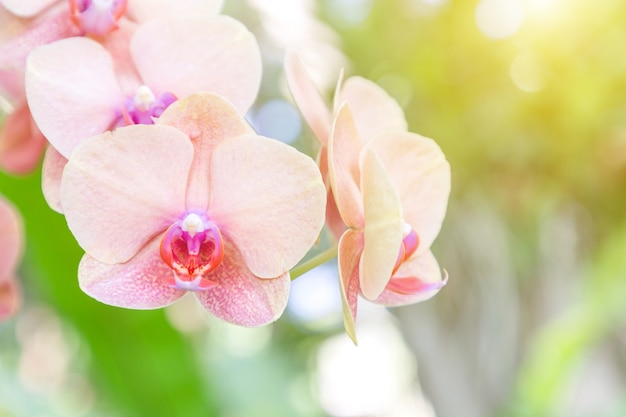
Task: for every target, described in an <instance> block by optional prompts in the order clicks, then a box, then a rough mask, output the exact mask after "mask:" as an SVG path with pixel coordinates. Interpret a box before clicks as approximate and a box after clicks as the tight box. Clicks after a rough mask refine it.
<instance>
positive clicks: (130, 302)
mask: <svg viewBox="0 0 626 417" xmlns="http://www.w3.org/2000/svg"><path fill="white" fill-rule="evenodd" d="M160 240H161V237H160V236H157V237H155V238H154V239H152V241H151V242H149V243H148V244H147V245H146V246H145V247H143V248H141V250H140V251H139V252H138V253H137V254H136V255H135V256H134V257H133V258H132V259H131V260H129V261H128V262H126V263H121V264H116V265H109V264H105V263H102V262H99V261H98V260H96V259H95V258H93V257H91V256H89V255H88V254H85V255H84V256H83V258H82V259H81V261H80V264H79V265H78V284H79V285H80V288H81V290H83V291H84V292H85V293H86V294H87V295H89V296H90V297H93V298H95V299H96V300H98V301H100V302H102V303H105V304H109V305H112V306H116V307H124V308H132V309H137V310H149V309H155V308H161V307H165V306H167V305H169V304H171V303H173V302H174V301H176V300H178V299H179V298H180V297H182V296H183V295H184V294H185V291H182V290H178V289H175V288H171V287H169V286H168V285H167V284H166V280H167V279H168V278H170V277H171V275H172V274H173V272H172V270H171V269H170V267H169V266H167V265H166V264H165V262H163V260H162V259H161V256H160V254H159V243H160Z"/></svg>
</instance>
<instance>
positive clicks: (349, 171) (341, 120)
mask: <svg viewBox="0 0 626 417" xmlns="http://www.w3.org/2000/svg"><path fill="white" fill-rule="evenodd" d="M360 151H361V139H360V137H359V134H358V132H357V131H356V126H355V125H354V120H353V119H352V112H351V111H350V108H349V107H348V106H347V105H345V106H342V107H341V108H340V109H339V111H338V113H337V116H336V118H335V124H334V126H333V131H332V133H331V136H330V141H329V143H328V173H329V179H330V185H331V188H332V190H333V195H334V196H335V202H336V203H337V208H338V209H339V214H341V218H342V219H343V221H344V223H345V224H346V225H347V226H349V227H353V228H358V229H360V228H362V227H363V199H362V197H361V191H360V190H359V175H360V174H359V152H360Z"/></svg>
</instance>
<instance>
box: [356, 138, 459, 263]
mask: <svg viewBox="0 0 626 417" xmlns="http://www.w3.org/2000/svg"><path fill="white" fill-rule="evenodd" d="M370 146H371V148H372V149H374V150H375V151H376V154H377V155H378V156H379V157H380V159H381V160H382V162H383V164H384V165H385V167H386V169H387V172H388V173H389V177H390V179H391V182H392V183H393V185H394V187H395V188H396V190H397V191H398V195H399V196H400V200H401V201H402V207H403V209H404V219H405V221H406V222H407V223H409V224H410V225H411V227H412V228H413V230H415V232H416V233H417V234H418V236H419V238H420V245H419V247H418V248H417V253H418V254H419V253H424V252H426V251H427V250H428V248H430V245H431V244H432V243H433V241H434V240H435V238H436V237H437V234H438V233H439V230H440V229H441V224H442V223H443V219H444V217H445V214H446V208H447V205H448V196H449V195H450V165H449V164H448V162H447V161H446V158H445V156H444V155H443V153H442V152H441V149H440V148H439V146H438V145H437V144H436V143H435V142H434V141H433V140H431V139H428V138H425V137H422V136H420V135H417V134H415V133H409V132H399V131H398V132H383V133H380V134H378V135H375V137H374V138H372V140H371V141H370V142H369V143H368V144H367V145H366V147H370Z"/></svg>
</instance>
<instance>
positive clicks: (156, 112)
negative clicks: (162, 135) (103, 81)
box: [122, 85, 178, 125]
mask: <svg viewBox="0 0 626 417" xmlns="http://www.w3.org/2000/svg"><path fill="white" fill-rule="evenodd" d="M176 100H178V99H177V98H176V96H175V95H174V94H172V93H169V92H165V93H161V94H159V95H158V96H155V95H154V93H153V92H152V90H151V89H150V87H148V86H146V85H142V86H140V87H139V88H137V91H136V92H135V95H134V96H131V97H128V98H127V99H126V101H125V102H124V105H123V106H122V118H123V120H124V122H125V123H126V125H133V124H144V125H149V124H154V119H155V118H158V117H160V116H161V114H163V112H164V111H165V109H167V108H168V107H169V106H170V104H172V103H173V102H175V101H176Z"/></svg>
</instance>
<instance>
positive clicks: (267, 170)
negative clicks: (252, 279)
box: [209, 135, 326, 278]
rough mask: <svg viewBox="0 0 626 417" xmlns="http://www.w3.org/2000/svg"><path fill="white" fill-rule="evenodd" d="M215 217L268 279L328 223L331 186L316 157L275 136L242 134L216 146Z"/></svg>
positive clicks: (293, 261) (213, 172) (306, 247)
mask: <svg viewBox="0 0 626 417" xmlns="http://www.w3.org/2000/svg"><path fill="white" fill-rule="evenodd" d="M211 193H212V195H211V203H210V205H209V216H210V217H211V218H212V219H213V220H214V221H215V222H216V223H217V224H218V225H219V227H220V230H221V231H222V233H223V234H224V235H225V236H228V238H229V239H231V240H232V242H233V243H234V244H235V246H236V247H237V249H238V250H239V251H240V252H241V255H242V257H243V259H244V260H245V262H246V264H247V266H248V268H249V269H250V270H251V271H252V273H253V274H255V275H257V276H259V277H262V278H273V277H277V276H279V275H281V274H282V273H284V272H286V271H288V270H289V269H291V268H292V267H293V266H295V265H296V263H297V262H298V261H299V260H300V259H301V258H302V257H303V256H304V255H305V254H306V252H307V251H308V250H309V249H310V248H311V246H313V244H314V243H315V241H316V240H317V238H318V235H319V232H320V230H321V229H322V226H323V225H324V208H325V206H326V188H325V187H324V183H323V182H322V179H321V176H320V173H319V171H318V169H317V166H316V165H315V162H314V161H313V160H312V159H311V158H309V157H308V156H306V155H304V154H302V153H300V152H298V151H297V150H295V149H294V148H292V147H290V146H288V145H285V144H284V143H282V142H279V141H277V140H274V139H269V138H264V137H261V136H257V135H242V136H239V137H236V138H232V139H229V140H226V141H224V142H222V143H221V144H219V145H218V146H216V147H215V149H214V151H213V161H212V165H211Z"/></svg>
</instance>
